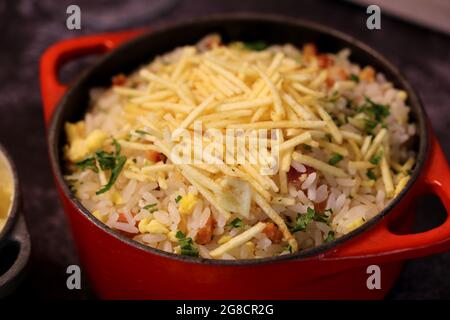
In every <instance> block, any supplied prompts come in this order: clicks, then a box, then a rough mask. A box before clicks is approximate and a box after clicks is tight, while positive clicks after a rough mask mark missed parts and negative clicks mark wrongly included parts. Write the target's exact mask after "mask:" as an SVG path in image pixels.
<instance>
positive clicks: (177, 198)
mask: <svg viewBox="0 0 450 320" xmlns="http://www.w3.org/2000/svg"><path fill="white" fill-rule="evenodd" d="M182 198H183V197H182V196H180V195H177V197H176V198H175V202H176V203H178V202H180V200H181V199H182Z"/></svg>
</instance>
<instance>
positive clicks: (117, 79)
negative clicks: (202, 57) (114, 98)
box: [111, 73, 127, 86]
mask: <svg viewBox="0 0 450 320" xmlns="http://www.w3.org/2000/svg"><path fill="white" fill-rule="evenodd" d="M126 81H127V77H126V76H125V75H124V74H123V73H120V74H118V75H116V76H114V77H112V79H111V82H112V85H113V86H122V85H124V84H125V82H126Z"/></svg>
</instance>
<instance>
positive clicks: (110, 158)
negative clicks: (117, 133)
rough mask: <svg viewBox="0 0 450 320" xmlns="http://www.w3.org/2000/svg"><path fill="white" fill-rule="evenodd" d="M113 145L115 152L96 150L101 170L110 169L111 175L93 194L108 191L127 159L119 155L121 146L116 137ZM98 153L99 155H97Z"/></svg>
mask: <svg viewBox="0 0 450 320" xmlns="http://www.w3.org/2000/svg"><path fill="white" fill-rule="evenodd" d="M113 145H114V147H115V149H116V150H115V153H114V154H112V153H107V152H104V151H100V152H96V156H97V157H98V162H99V164H100V167H101V168H102V170H108V169H109V170H111V175H110V176H109V181H108V183H107V184H105V185H104V186H103V187H102V188H101V189H100V190H98V191H97V192H96V193H95V194H96V195H99V194H102V193H105V192H106V191H109V189H111V187H112V186H113V185H114V183H116V180H117V178H118V177H119V175H120V172H121V171H122V169H123V167H124V165H125V162H126V161H127V157H125V156H123V155H120V151H121V147H120V144H119V143H118V142H117V140H116V139H113ZM99 154H100V157H99Z"/></svg>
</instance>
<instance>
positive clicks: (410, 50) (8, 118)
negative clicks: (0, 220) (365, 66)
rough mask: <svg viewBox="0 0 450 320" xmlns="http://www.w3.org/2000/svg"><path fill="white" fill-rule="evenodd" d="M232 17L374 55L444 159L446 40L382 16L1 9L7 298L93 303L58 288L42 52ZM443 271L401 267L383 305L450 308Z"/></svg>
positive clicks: (186, 6) (24, 2) (334, 4)
mask: <svg viewBox="0 0 450 320" xmlns="http://www.w3.org/2000/svg"><path fill="white" fill-rule="evenodd" d="M69 4H78V5H79V6H80V7H81V12H82V30H80V31H68V30H67V29H66V27H65V19H66V17H67V15H66V8H67V6H68V5H69ZM233 11H258V12H266V13H279V14H284V15H289V16H294V17H299V18H306V19H309V20H314V21H317V22H321V23H323V24H326V25H329V26H332V27H335V28H336V29H339V30H341V31H344V32H347V33H349V34H351V35H353V36H355V37H357V38H359V39H361V40H363V41H365V42H367V43H368V44H369V45H371V46H372V47H374V48H376V49H377V50H379V51H380V52H381V53H383V54H384V55H386V56H387V57H388V58H389V59H390V60H391V61H392V62H393V63H394V64H395V65H397V66H398V67H399V68H400V69H401V70H403V72H404V73H405V74H406V76H407V78H408V79H409V80H410V81H411V82H412V84H413V85H414V86H415V87H416V88H417V90H418V92H419V94H420V96H421V97H422V99H423V102H424V104H425V106H426V109H427V112H428V114H429V116H430V118H431V122H432V124H433V126H434V128H435V130H436V133H437V135H438V137H439V139H440V141H441V143H442V145H443V147H444V150H445V152H446V154H447V157H449V154H450V139H449V138H450V136H449V133H448V132H447V130H448V129H449V128H450V116H449V111H448V107H449V106H448V103H449V102H450V90H449V89H450V41H449V37H448V36H446V35H443V34H439V33H435V32H432V31H429V30H427V29H424V28H421V27H418V26H415V25H412V24H409V23H407V22H404V21H401V20H397V19H395V18H391V17H388V16H384V15H383V16H382V30H378V31H370V30H368V29H366V27H365V21H366V17H367V15H366V14H365V8H361V7H358V6H355V5H352V4H348V3H346V2H343V1H312V0H310V1H298V0H297V1H294V0H293V1H283V0H274V1H264V0H252V1H248V0H228V1H207V0H202V1H164V0H157V1H144V0H142V1H137V0H135V1H106V0H103V1H94V0H83V1H51V0H39V1H38V0H36V1H32V0H17V1H0V30H1V32H0V48H1V50H0V83H1V85H0V142H1V143H3V144H4V145H5V146H6V147H7V149H8V150H9V151H10V153H11V154H12V156H13V158H14V159H15V161H16V165H17V167H18V171H19V177H20V181H21V184H22V189H23V201H24V206H25V212H26V219H27V222H28V226H29V230H30V234H31V238H32V246H33V253H32V257H31V268H30V272H29V274H28V276H27V278H26V279H25V281H24V282H23V284H22V285H21V286H20V288H19V290H18V291H17V292H16V293H15V294H14V295H13V296H12V297H11V298H43V299H48V298H62V299H79V298H91V297H94V296H93V294H92V293H91V291H90V290H89V289H88V283H84V287H83V290H81V291H69V290H67V289H66V287H65V279H66V274H65V270H66V267H67V266H68V265H70V264H76V263H78V258H77V255H76V252H75V250H74V247H73V244H72V239H71V236H70V233H69V231H68V228H67V223H66V220H65V217H64V214H63V211H62V209H61V206H60V203H59V200H58V197H57V193H56V190H55V188H54V185H53V180H52V176H51V173H50V168H49V163H48V160H47V153H46V142H45V130H44V125H43V120H42V117H43V116H42V106H41V98H40V93H39V74H38V72H39V71H38V62H39V57H40V55H41V54H42V52H43V51H44V49H45V48H46V47H48V46H49V45H50V44H52V43H54V42H56V41H58V40H61V39H65V38H70V37H76V36H80V35H82V34H91V33H95V32H101V31H111V30H119V29H126V28H133V27H139V26H146V25H154V24H157V23H160V22H162V21H167V20H176V19H182V18H188V17H195V16H204V15H207V14H209V13H217V12H233ZM449 18H450V17H449ZM86 63H87V62H86V61H85V64H86ZM78 67H79V66H78ZM77 70H78V69H74V67H73V66H72V68H69V70H66V71H65V73H64V74H65V75H64V76H65V78H70V77H71V76H72V75H73V74H75V73H76V72H77ZM423 206H426V208H427V210H422V211H423V212H422V216H421V219H420V221H421V222H422V224H427V225H429V224H433V223H434V222H435V221H436V218H435V216H437V211H439V206H437V205H436V204H435V203H431V204H429V203H428V202H427V203H426V204H425V205H423ZM449 265H450V253H445V254H441V255H435V256H431V257H427V258H424V259H418V260H415V261H410V262H408V263H407V264H406V267H405V268H404V271H403V273H402V274H401V276H400V278H399V280H398V282H397V283H396V285H395V287H394V289H393V290H392V291H391V292H390V294H389V295H388V298H389V299H423V298H429V299H450V268H449Z"/></svg>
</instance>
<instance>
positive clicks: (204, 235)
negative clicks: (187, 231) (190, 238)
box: [196, 215, 216, 244]
mask: <svg viewBox="0 0 450 320" xmlns="http://www.w3.org/2000/svg"><path fill="white" fill-rule="evenodd" d="M215 225H216V221H215V220H214V218H213V217H212V215H211V216H209V219H208V221H206V224H205V225H204V226H203V227H202V228H200V229H199V230H198V232H197V238H196V242H197V243H198V244H207V243H208V242H210V241H211V240H212V235H213V231H214V227H215Z"/></svg>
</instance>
